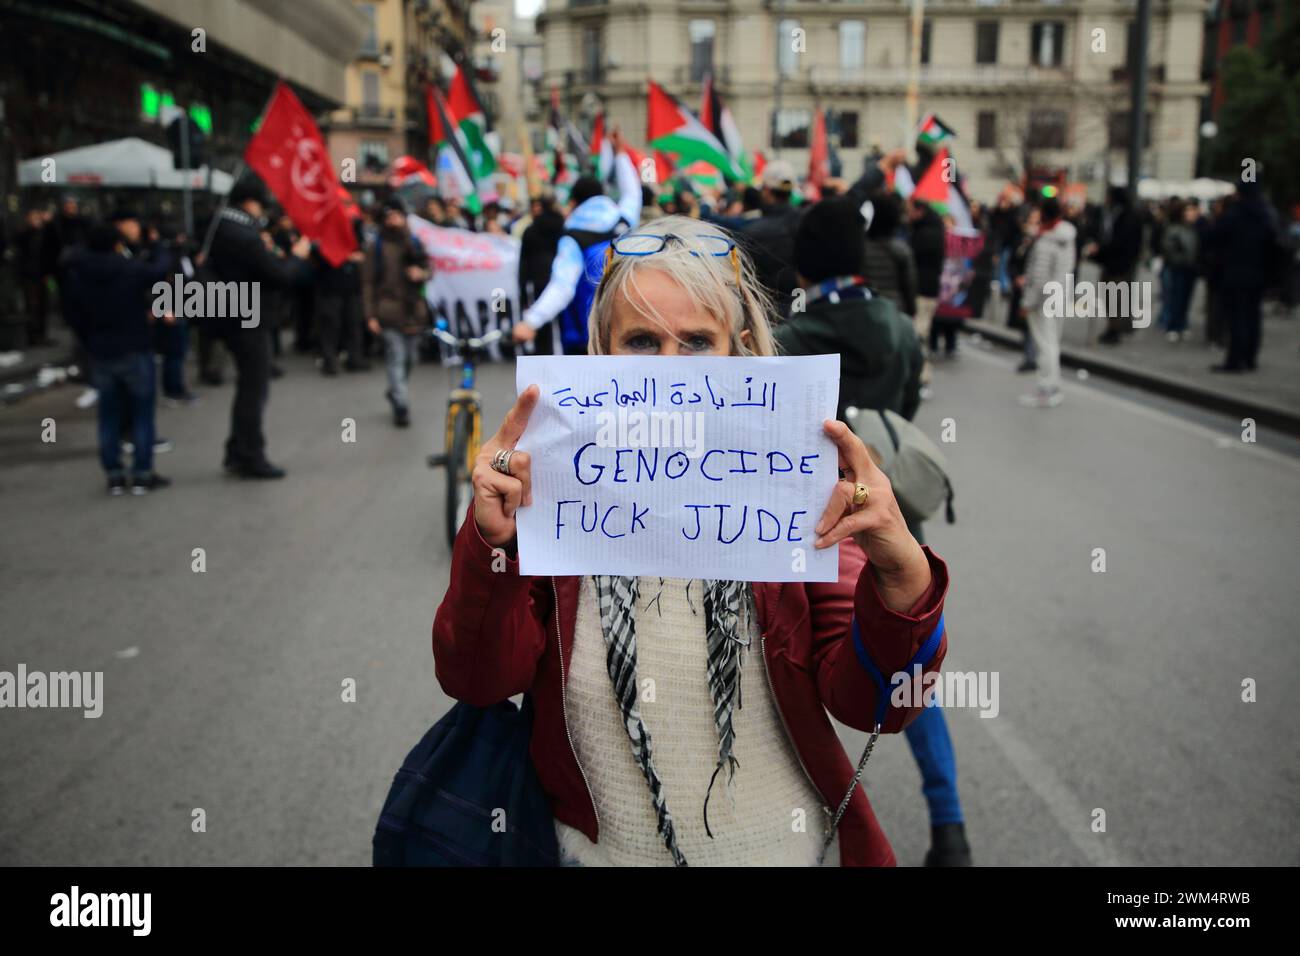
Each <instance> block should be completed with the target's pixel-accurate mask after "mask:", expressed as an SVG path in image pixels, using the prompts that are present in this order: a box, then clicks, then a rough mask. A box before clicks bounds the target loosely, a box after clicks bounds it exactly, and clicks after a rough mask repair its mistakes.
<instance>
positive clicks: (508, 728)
mask: <svg viewBox="0 0 1300 956" xmlns="http://www.w3.org/2000/svg"><path fill="white" fill-rule="evenodd" d="M532 724H533V707H532V700H531V699H530V698H528V697H527V696H525V698H524V706H523V707H522V708H517V707H515V705H514V704H513V703H512V702H511V701H509V700H505V701H502V702H501V703H499V704H497V705H495V706H493V707H471V706H469V705H468V704H464V703H458V704H456V705H455V706H454V707H452V709H451V710H450V711H448V712H447V714H446V715H445V716H444V717H443V718H442V719H441V720H439V721H438V722H437V723H436V724H434V725H433V727H432V728H430V729H429V732H428V733H426V734H425V735H424V739H422V740H421V741H420V742H419V743H418V744H416V745H415V749H413V750H412V751H411V752H410V753H409V754H407V757H406V760H405V761H403V762H402V768H401V769H400V770H398V771H397V776H396V777H395V778H394V780H393V785H392V787H391V788H390V789H389V791H388V798H387V799H386V800H385V801H384V809H383V811H382V812H381V813H380V815H379V822H378V823H377V824H376V826H375V836H374V840H373V850H374V854H373V859H374V865H375V866H556V865H558V862H559V846H558V844H557V842H556V838H555V823H554V819H553V817H552V815H551V807H550V802H549V801H548V800H547V798H546V794H545V793H544V792H543V790H542V785H541V783H540V782H539V781H538V779H537V772H536V770H534V769H533V764H532V760H531V759H530V758H529V756H528V742H529V739H530V737H531V735H532Z"/></svg>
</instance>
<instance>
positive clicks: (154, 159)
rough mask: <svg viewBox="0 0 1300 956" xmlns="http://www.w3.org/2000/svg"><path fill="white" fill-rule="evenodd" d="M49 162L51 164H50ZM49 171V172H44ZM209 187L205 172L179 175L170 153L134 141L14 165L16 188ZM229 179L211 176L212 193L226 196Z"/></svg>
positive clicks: (225, 175)
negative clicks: (16, 168)
mask: <svg viewBox="0 0 1300 956" xmlns="http://www.w3.org/2000/svg"><path fill="white" fill-rule="evenodd" d="M51 161H52V162H51ZM47 170H49V172H47ZM186 179H188V180H189V183H190V188H191V189H195V190H199V191H205V190H207V188H208V168H207V167H206V166H204V167H201V168H200V169H192V170H189V171H188V172H183V171H181V170H178V169H174V168H173V167H172V154H171V151H170V150H167V149H164V148H163V147H161V146H155V145H154V144H153V143H150V142H146V141H145V140H143V139H138V138H136V137H133V136H132V137H128V138H126V139H114V140H110V141H109V142H107V143H97V144H96V145H94V146H79V147H77V148H76V149H69V150H64V151H63V152H61V153H51V154H50V155H49V156H37V157H35V158H33V159H24V160H21V161H19V163H18V185H20V186H104V187H120V188H136V189H182V188H184V185H185V181H186ZM233 181H234V180H233V178H232V177H231V175H230V174H229V173H223V172H221V171H220V170H213V171H212V191H213V192H214V193H218V194H222V195H224V194H225V193H228V192H229V191H230V187H231V184H232V183H233Z"/></svg>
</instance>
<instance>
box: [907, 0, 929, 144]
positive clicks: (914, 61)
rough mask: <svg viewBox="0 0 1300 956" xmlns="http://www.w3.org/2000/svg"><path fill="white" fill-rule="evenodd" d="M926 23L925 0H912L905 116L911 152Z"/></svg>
mask: <svg viewBox="0 0 1300 956" xmlns="http://www.w3.org/2000/svg"><path fill="white" fill-rule="evenodd" d="M924 23H925V0H912V22H911V37H912V43H911V47H910V49H909V50H908V51H907V53H908V56H907V99H906V104H907V105H906V108H905V111H904V116H903V148H904V149H906V150H908V152H911V150H912V146H913V144H914V143H915V142H916V123H917V120H918V119H919V118H920V117H919V115H918V114H919V112H920V98H921V34H922V29H923V24H924Z"/></svg>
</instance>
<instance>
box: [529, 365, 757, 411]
mask: <svg viewBox="0 0 1300 956" xmlns="http://www.w3.org/2000/svg"><path fill="white" fill-rule="evenodd" d="M677 377H679V378H684V376H677ZM742 378H743V381H739V382H736V383H734V384H731V385H728V384H726V383H724V382H719V381H718V380H717V377H715V376H711V375H709V374H707V373H706V374H704V375H702V376H700V377H699V378H698V379H696V380H695V381H693V382H692V381H665V382H664V383H663V385H662V386H661V385H660V379H659V377H658V376H649V375H643V376H641V377H640V378H635V377H633V378H623V379H620V378H619V377H618V376H611V377H610V378H609V379H608V380H607V381H601V382H599V383H594V385H595V390H594V389H593V388H591V387H588V388H585V389H579V388H575V387H574V386H572V385H563V386H560V387H557V388H555V389H553V390H552V391H551V395H552V396H554V398H555V400H556V402H555V404H556V406H557V407H559V408H576V409H577V410H578V414H579V415H582V414H585V413H586V412H587V410H588V409H592V408H610V407H615V408H687V407H690V406H694V405H703V406H712V407H713V408H763V409H766V410H768V411H771V412H775V411H776V382H775V381H757V382H756V381H755V380H754V376H753V375H745V376H743V377H742ZM661 388H662V392H663V396H664V401H663V403H660V401H659V395H660V390H661Z"/></svg>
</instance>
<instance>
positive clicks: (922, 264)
mask: <svg viewBox="0 0 1300 956" xmlns="http://www.w3.org/2000/svg"><path fill="white" fill-rule="evenodd" d="M907 206H908V209H907V217H908V221H909V222H910V227H909V233H910V234H909V240H910V242H911V244H912V255H913V256H914V257H915V259H916V313H915V314H914V315H913V316H912V320H913V323H914V324H915V325H916V334H917V336H918V337H919V338H920V340H921V347H922V349H924V348H926V347H927V345H928V343H929V341H930V328H931V326H932V325H933V324H934V313H935V310H936V309H938V307H939V279H940V277H941V276H942V275H943V258H944V254H945V252H946V251H947V247H946V245H945V240H944V227H943V220H942V219H940V218H939V214H938V213H937V212H935V211H934V210H933V209H931V208H930V205H929V203H925V202H921V201H919V200H917V199H909V200H908V201H907ZM921 382H922V383H923V385H928V384H929V382H930V363H929V361H928V360H927V362H926V364H925V368H924V369H923V370H922V372H921Z"/></svg>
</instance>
